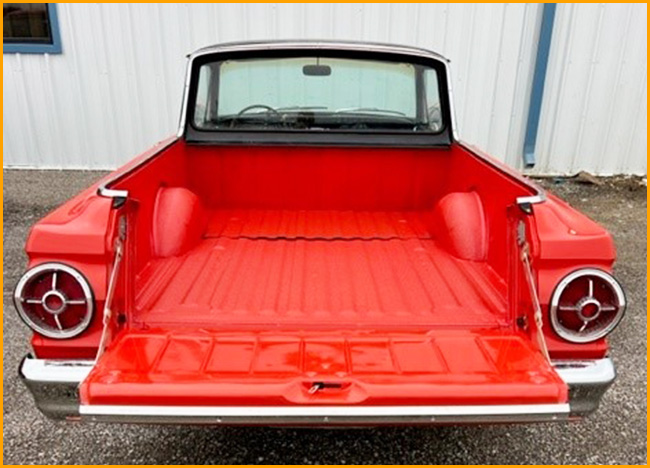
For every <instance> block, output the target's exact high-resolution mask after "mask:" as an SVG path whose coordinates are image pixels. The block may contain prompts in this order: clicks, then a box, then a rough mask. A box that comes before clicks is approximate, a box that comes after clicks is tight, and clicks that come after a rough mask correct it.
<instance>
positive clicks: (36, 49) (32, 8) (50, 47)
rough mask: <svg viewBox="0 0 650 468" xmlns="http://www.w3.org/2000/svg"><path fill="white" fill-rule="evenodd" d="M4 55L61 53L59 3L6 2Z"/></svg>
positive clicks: (4, 13) (4, 5)
mask: <svg viewBox="0 0 650 468" xmlns="http://www.w3.org/2000/svg"><path fill="white" fill-rule="evenodd" d="M2 6H3V8H2V20H3V37H2V53H3V54H60V53H61V52H62V47H61V35H60V33H59V18H58V16H57V13H56V3H3V4H2Z"/></svg>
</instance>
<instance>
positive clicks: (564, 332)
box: [549, 268, 627, 343]
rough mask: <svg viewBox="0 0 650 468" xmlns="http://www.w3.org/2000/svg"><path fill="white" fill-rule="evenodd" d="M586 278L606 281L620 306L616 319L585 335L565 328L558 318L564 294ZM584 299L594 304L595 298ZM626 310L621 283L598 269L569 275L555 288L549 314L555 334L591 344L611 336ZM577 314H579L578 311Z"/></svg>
mask: <svg viewBox="0 0 650 468" xmlns="http://www.w3.org/2000/svg"><path fill="white" fill-rule="evenodd" d="M585 276H587V277H589V276H591V277H597V278H600V279H601V280H603V281H605V282H606V283H607V284H608V285H609V286H610V287H611V289H612V292H613V294H614V295H615V296H616V298H617V301H618V306H617V310H616V315H615V317H614V319H613V320H612V321H611V322H610V323H609V324H608V325H607V326H605V327H603V328H601V329H599V330H598V331H597V332H595V333H584V334H583V333H579V332H576V331H575V330H570V329H567V328H566V327H564V326H563V325H562V324H561V323H560V320H559V318H558V312H559V306H560V299H561V297H562V293H563V292H564V291H565V290H566V288H567V287H568V286H569V285H570V284H571V283H572V282H573V281H575V280H577V279H579V278H582V277H585ZM584 299H587V300H586V301H585V302H584V304H590V303H593V301H592V299H595V298H593V297H587V296H585V298H584ZM626 308H627V300H626V298H625V292H624V291H623V288H622V286H621V285H620V283H619V282H618V281H617V280H616V279H615V278H614V277H613V276H612V275H610V274H609V273H607V272H606V271H603V270H599V269H597V268H582V269H580V270H576V271H574V272H571V273H569V274H568V275H567V276H565V277H564V278H563V279H562V280H561V281H560V282H559V283H558V285H557V286H556V287H555V290H554V291H553V295H552V296H551V302H550V307H549V314H550V321H551V325H552V327H553V330H554V331H555V333H557V334H558V336H560V337H561V338H563V339H565V340H566V341H569V342H572V343H591V342H594V341H597V340H600V339H601V338H604V337H605V336H607V335H609V334H610V333H611V332H612V331H613V330H614V329H615V328H616V327H617V326H618V324H619V323H620V322H621V320H622V319H623V316H624V315H625V310H626ZM576 313H578V311H577V312H576Z"/></svg>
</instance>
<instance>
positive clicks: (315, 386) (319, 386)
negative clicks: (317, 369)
mask: <svg viewBox="0 0 650 468" xmlns="http://www.w3.org/2000/svg"><path fill="white" fill-rule="evenodd" d="M326 388H330V389H338V390H340V389H342V388H343V384H342V383H340V382H313V383H312V384H311V387H309V390H308V393H309V394H310V395H313V394H314V393H317V392H320V391H321V390H324V389H326Z"/></svg>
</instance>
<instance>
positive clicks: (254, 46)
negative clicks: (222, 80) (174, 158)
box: [176, 41, 458, 139]
mask: <svg viewBox="0 0 650 468" xmlns="http://www.w3.org/2000/svg"><path fill="white" fill-rule="evenodd" d="M313 49H332V50H343V51H357V52H378V53H385V54H400V55H411V56H414V57H422V58H428V59H433V60H437V61H439V62H443V63H444V64H445V70H446V73H447V83H448V90H449V103H450V106H451V109H450V110H451V120H452V123H451V125H452V129H451V130H452V136H453V138H454V139H458V135H457V133H456V119H455V114H454V106H453V101H452V95H451V78H450V73H449V59H447V58H445V57H444V56H442V55H440V54H437V53H435V52H432V51H430V50H426V49H420V48H417V47H409V46H400V45H392V44H381V43H375V42H354V41H349V42H346V41H250V42H230V43H223V44H217V45H213V46H210V47H205V48H203V49H199V50H197V51H195V52H193V53H191V54H189V55H188V61H187V68H186V71H185V87H184V90H183V107H182V108H181V117H180V120H179V125H178V132H177V133H176V136H178V137H182V136H183V134H184V133H185V127H186V124H187V122H186V119H187V106H188V104H189V102H188V101H189V87H190V82H191V75H192V64H193V63H194V60H195V59H196V58H197V57H202V56H204V55H210V54H219V53H229V52H246V51H263V50H313Z"/></svg>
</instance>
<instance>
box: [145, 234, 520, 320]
mask: <svg viewBox="0 0 650 468" xmlns="http://www.w3.org/2000/svg"><path fill="white" fill-rule="evenodd" d="M136 290H137V291H138V293H137V299H136V307H137V308H136V311H135V313H134V314H133V320H134V321H136V322H137V323H138V324H140V325H143V326H144V325H146V326H159V325H161V324H165V325H166V326H184V325H187V324H192V325H202V326H211V325H212V326H233V325H234V326H237V325H243V324H247V325H251V326H255V325H257V326H259V325H261V324H263V325H264V326H267V327H270V328H272V327H274V326H276V325H279V324H282V325H287V324H291V325H293V326H299V327H302V328H305V329H318V328H332V327H348V328H360V327H366V328H373V329H377V328H381V329H390V328H392V327H404V326H421V327H444V326H447V327H449V326H452V327H456V328H458V327H478V326H481V327H491V328H494V327H505V326H507V325H508V317H507V314H506V310H507V307H506V297H505V283H503V280H501V279H500V278H499V277H498V276H497V275H496V274H495V273H494V271H492V270H491V268H490V267H489V266H488V265H486V264H484V263H481V262H469V261H463V260H459V259H456V258H454V257H452V256H451V255H449V254H448V253H447V252H445V251H444V250H443V249H441V248H440V247H439V246H437V245H436V244H435V242H433V241H431V240H420V239H408V240H401V239H392V240H385V239H383V240H302V239H301V240H284V239H276V240H272V239H247V238H246V239H225V238H219V239H208V240H205V241H204V242H202V243H201V244H200V245H199V246H198V247H197V248H196V249H194V250H192V251H191V252H189V253H188V254H186V255H184V256H181V257H174V258H170V259H160V260H156V261H153V262H151V263H150V264H149V266H148V268H146V269H145V270H144V271H143V273H142V274H141V275H140V277H139V281H138V283H137V287H136Z"/></svg>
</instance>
